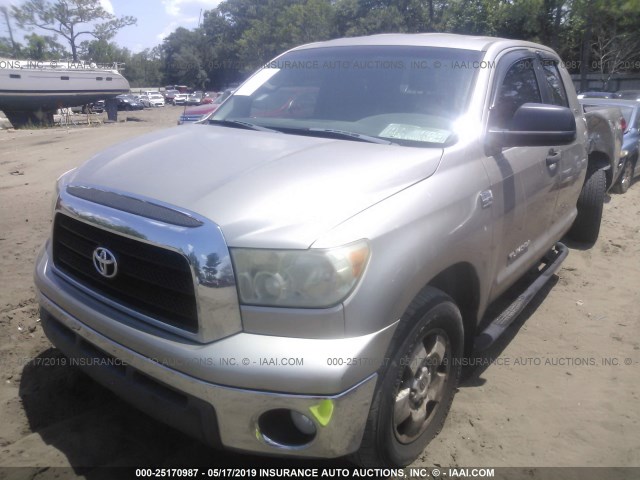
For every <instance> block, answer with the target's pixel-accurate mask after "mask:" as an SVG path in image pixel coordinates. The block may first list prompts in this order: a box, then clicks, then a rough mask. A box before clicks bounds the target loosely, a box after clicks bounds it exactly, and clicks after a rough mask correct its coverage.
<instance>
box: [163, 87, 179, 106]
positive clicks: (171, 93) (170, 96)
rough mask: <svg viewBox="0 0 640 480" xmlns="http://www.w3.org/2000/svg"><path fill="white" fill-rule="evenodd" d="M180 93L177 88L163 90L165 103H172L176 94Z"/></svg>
mask: <svg viewBox="0 0 640 480" xmlns="http://www.w3.org/2000/svg"><path fill="white" fill-rule="evenodd" d="M178 93H180V92H179V91H178V90H165V92H164V101H165V103H171V104H173V100H174V99H175V98H176V94H178Z"/></svg>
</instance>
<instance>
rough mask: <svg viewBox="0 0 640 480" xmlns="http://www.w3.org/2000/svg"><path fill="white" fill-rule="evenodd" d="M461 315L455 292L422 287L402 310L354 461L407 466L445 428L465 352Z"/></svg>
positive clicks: (372, 465)
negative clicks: (423, 288)
mask: <svg viewBox="0 0 640 480" xmlns="http://www.w3.org/2000/svg"><path fill="white" fill-rule="evenodd" d="M463 337H464V334H463V326H462V316H461V315H460V311H459V310H458V307H457V306H456V305H455V303H453V301H452V300H451V298H450V297H448V296H447V295H445V294H444V293H442V292H440V291H439V290H435V289H431V288H428V289H425V290H423V291H422V292H421V293H420V294H419V295H418V297H417V298H416V300H414V301H413V302H412V304H411V306H410V307H409V308H408V309H407V312H406V313H405V314H404V315H403V316H402V319H401V320H400V323H399V325H398V328H397V330H396V332H395V334H394V336H393V339H392V340H391V344H390V346H389V350H388V352H387V357H385V358H387V359H389V361H388V362H386V365H383V366H382V367H381V370H380V371H379V377H378V385H377V387H376V392H375V394H374V397H373V402H372V404H371V409H370V410H369V417H368V419H367V424H366V428H365V432H364V435H363V439H362V443H361V445H360V449H359V450H358V451H357V452H356V453H355V454H354V455H352V456H351V461H353V462H354V463H357V464H359V465H362V466H365V467H369V468H378V467H379V468H394V467H404V466H406V465H408V464H410V463H411V462H413V461H414V460H415V459H416V458H418V456H419V455H420V454H421V453H422V452H423V450H424V449H425V447H426V446H427V444H428V443H429V442H430V441H431V440H432V439H433V438H434V437H435V436H436V435H437V434H438V433H439V432H440V430H441V429H442V426H443V424H444V421H445V419H446V417H447V414H448V413H449V409H450V407H451V403H452V402H453V396H454V394H455V390H456V387H457V385H458V380H459V379H460V371H461V361H460V359H461V358H462V355H463V348H464V347H463V345H464V340H463Z"/></svg>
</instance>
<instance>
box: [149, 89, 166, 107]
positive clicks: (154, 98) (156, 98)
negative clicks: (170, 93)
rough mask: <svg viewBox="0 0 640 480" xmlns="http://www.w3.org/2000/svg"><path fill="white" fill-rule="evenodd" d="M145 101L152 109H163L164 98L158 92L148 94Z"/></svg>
mask: <svg viewBox="0 0 640 480" xmlns="http://www.w3.org/2000/svg"><path fill="white" fill-rule="evenodd" d="M147 99H148V101H149V104H150V105H151V106H152V107H164V97H163V96H162V94H161V93H160V92H156V93H148V94H147Z"/></svg>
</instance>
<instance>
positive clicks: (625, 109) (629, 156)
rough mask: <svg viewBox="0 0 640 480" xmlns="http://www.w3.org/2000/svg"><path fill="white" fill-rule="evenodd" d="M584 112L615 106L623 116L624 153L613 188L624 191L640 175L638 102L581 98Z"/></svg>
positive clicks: (619, 191)
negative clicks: (639, 159) (618, 175)
mask: <svg viewBox="0 0 640 480" xmlns="http://www.w3.org/2000/svg"><path fill="white" fill-rule="evenodd" d="M580 103H582V106H583V108H584V110H585V112H589V111H592V110H597V109H601V108H610V107H617V108H619V109H620V112H621V113H622V116H623V123H622V131H623V137H622V151H623V153H625V155H624V157H623V159H622V160H623V164H622V165H621V167H620V170H621V172H622V173H620V177H619V180H618V182H617V183H616V184H615V185H614V188H613V190H614V191H615V192H617V193H625V192H626V191H627V190H628V189H629V186H630V185H631V183H632V182H633V179H634V178H635V177H637V176H638V175H640V164H639V162H638V158H639V157H640V155H639V152H640V102H638V101H636V100H621V99H582V100H580Z"/></svg>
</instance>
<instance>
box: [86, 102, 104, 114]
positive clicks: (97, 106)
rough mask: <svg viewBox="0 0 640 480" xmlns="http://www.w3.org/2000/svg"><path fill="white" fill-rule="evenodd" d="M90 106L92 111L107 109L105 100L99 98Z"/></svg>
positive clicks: (98, 111)
mask: <svg viewBox="0 0 640 480" xmlns="http://www.w3.org/2000/svg"><path fill="white" fill-rule="evenodd" d="M88 107H89V111H90V112H91V113H102V112H104V109H105V102H104V100H97V101H95V102H94V103H90V104H89V106H88Z"/></svg>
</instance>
